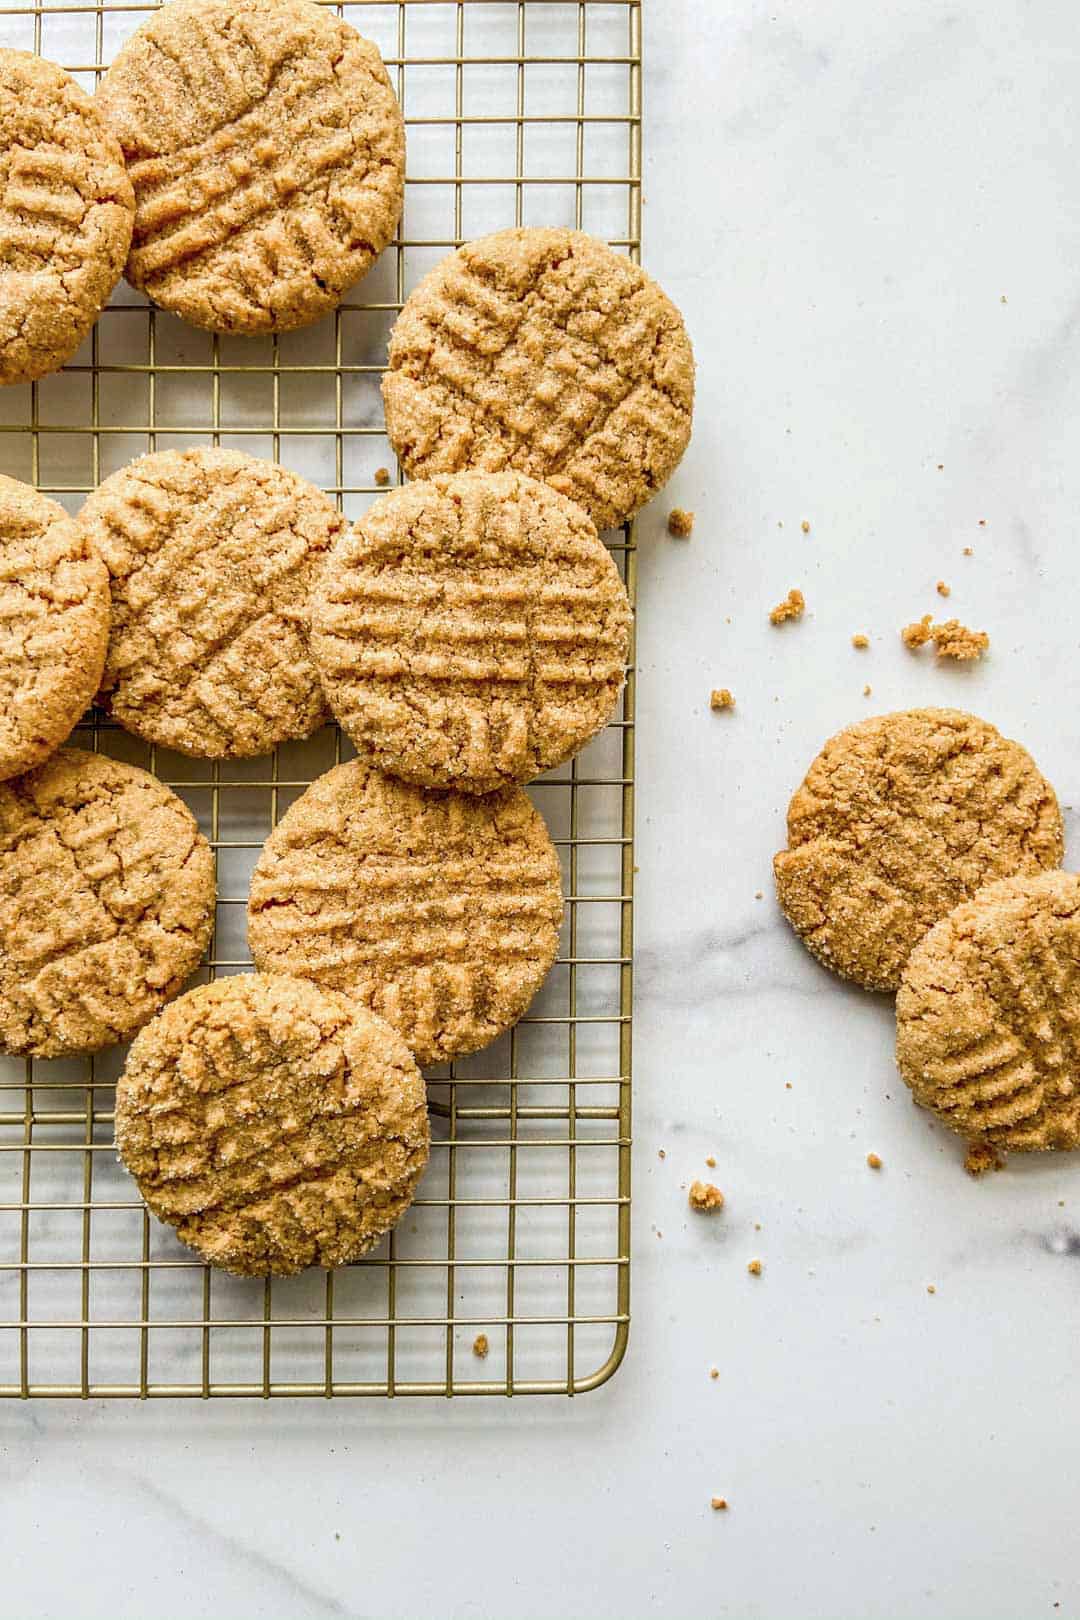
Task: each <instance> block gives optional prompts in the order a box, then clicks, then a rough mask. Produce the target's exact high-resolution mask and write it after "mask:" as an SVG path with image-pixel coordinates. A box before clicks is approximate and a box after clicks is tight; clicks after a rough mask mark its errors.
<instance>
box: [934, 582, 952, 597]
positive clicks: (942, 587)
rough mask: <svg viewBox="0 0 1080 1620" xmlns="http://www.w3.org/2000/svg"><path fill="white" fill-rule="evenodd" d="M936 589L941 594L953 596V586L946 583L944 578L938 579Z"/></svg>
mask: <svg viewBox="0 0 1080 1620" xmlns="http://www.w3.org/2000/svg"><path fill="white" fill-rule="evenodd" d="M934 589H935V591H937V593H938V595H939V596H951V595H952V590H951V588H950V587H949V586H948V585H946V583H945V581H944V580H943V579H939V580H938V582H937V584H936V585H935V586H934Z"/></svg>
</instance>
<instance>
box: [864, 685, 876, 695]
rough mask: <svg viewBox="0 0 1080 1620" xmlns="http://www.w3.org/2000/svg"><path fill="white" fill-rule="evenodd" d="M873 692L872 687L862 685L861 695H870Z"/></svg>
mask: <svg viewBox="0 0 1080 1620" xmlns="http://www.w3.org/2000/svg"><path fill="white" fill-rule="evenodd" d="M873 693H874V688H873V687H872V686H864V687H863V689H862V695H863V697H872V696H873Z"/></svg>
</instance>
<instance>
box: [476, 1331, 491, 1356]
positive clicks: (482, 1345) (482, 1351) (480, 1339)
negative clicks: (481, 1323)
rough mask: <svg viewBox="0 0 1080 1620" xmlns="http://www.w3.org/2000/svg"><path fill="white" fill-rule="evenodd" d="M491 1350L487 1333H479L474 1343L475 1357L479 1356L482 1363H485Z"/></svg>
mask: <svg viewBox="0 0 1080 1620" xmlns="http://www.w3.org/2000/svg"><path fill="white" fill-rule="evenodd" d="M490 1348H491V1346H490V1345H489V1344H488V1336H487V1334H486V1333H478V1334H477V1335H476V1338H475V1339H474V1340H473V1342H472V1353H473V1355H474V1356H479V1357H480V1359H481V1361H483V1359H484V1357H485V1356H486V1355H487V1353H488V1351H489V1350H490Z"/></svg>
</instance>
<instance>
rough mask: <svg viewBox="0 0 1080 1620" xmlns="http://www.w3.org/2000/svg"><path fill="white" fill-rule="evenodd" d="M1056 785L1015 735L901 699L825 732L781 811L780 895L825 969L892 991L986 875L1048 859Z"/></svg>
mask: <svg viewBox="0 0 1080 1620" xmlns="http://www.w3.org/2000/svg"><path fill="white" fill-rule="evenodd" d="M1063 851H1064V835H1063V829H1062V822H1061V811H1060V809H1059V808H1058V801H1057V796H1056V794H1055V793H1054V790H1053V788H1052V787H1051V786H1050V784H1049V782H1047V780H1046V778H1045V777H1044V776H1043V775H1042V774H1041V772H1040V771H1039V770H1038V769H1037V767H1036V765H1035V762H1034V760H1033V759H1032V758H1031V755H1030V754H1029V753H1027V751H1026V750H1025V749H1023V748H1021V746H1020V744H1019V743H1015V742H1012V741H1010V739H1009V738H1008V737H1003V736H1002V735H1001V733H1000V732H999V731H996V730H995V728H994V727H993V726H992V725H989V724H988V723H987V722H986V721H985V720H979V719H978V718H977V717H976V716H975V715H973V714H964V713H963V712H962V711H961V710H959V709H906V710H902V711H900V712H899V713H897V714H883V715H877V716H875V717H874V718H873V719H870V720H863V721H862V722H861V723H860V724H858V725H854V726H848V728H847V729H846V730H845V731H841V732H839V733H838V734H837V736H835V737H833V738H831V739H830V741H829V742H827V743H826V744H825V747H824V748H823V749H822V751H821V753H820V754H819V755H818V757H817V759H815V761H814V763H813V764H812V765H811V767H810V769H809V771H808V772H807V774H806V779H805V781H804V782H803V784H802V786H801V787H800V788H799V789H798V791H797V792H796V793H795V796H794V797H793V799H792V801H791V804H790V807H789V809H788V848H787V849H785V850H781V851H780V853H779V855H777V857H776V859H775V861H774V863H773V867H774V871H775V875H776V892H777V896H778V898H779V901H780V905H781V907H782V908H783V910H784V912H785V913H786V915H787V917H788V920H789V921H790V923H791V924H792V927H793V928H794V929H795V931H796V933H798V934H799V935H800V936H801V938H802V940H803V941H804V943H805V944H806V945H807V946H809V948H810V950H812V951H813V953H814V955H815V956H817V957H819V958H820V960H821V961H822V962H824V964H825V966H826V967H830V968H832V969H833V970H834V971H835V972H837V973H841V974H843V976H844V977H845V978H848V979H854V980H855V981H856V983H857V984H861V985H865V986H866V988H867V989H869V990H895V989H896V987H897V985H898V984H899V983H900V975H901V973H902V972H903V969H904V963H905V962H906V961H907V959H908V957H909V956H910V954H911V952H912V950H913V949H914V947H915V946H916V945H917V944H918V942H919V940H920V939H921V938H922V937H923V935H924V934H925V933H926V931H927V929H928V928H931V927H932V926H933V924H934V923H936V922H937V921H938V919H939V918H940V917H943V916H944V915H945V913H946V912H947V911H950V910H951V909H952V907H953V906H955V905H957V904H958V903H959V902H960V901H961V900H965V899H967V898H968V897H969V896H970V895H972V894H974V893H975V891H976V890H977V889H980V888H981V887H982V886H983V884H984V883H991V882H993V881H994V879H996V878H1002V877H1009V876H1012V875H1013V874H1018V873H1033V872H1039V871H1042V870H1043V869H1044V868H1046V867H1052V866H1057V865H1058V863H1059V862H1060V860H1061V857H1062V854H1063Z"/></svg>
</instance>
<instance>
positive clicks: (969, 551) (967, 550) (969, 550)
mask: <svg viewBox="0 0 1080 1620" xmlns="http://www.w3.org/2000/svg"><path fill="white" fill-rule="evenodd" d="M974 555H975V547H974V546H965V547H964V556H965V557H974Z"/></svg>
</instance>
